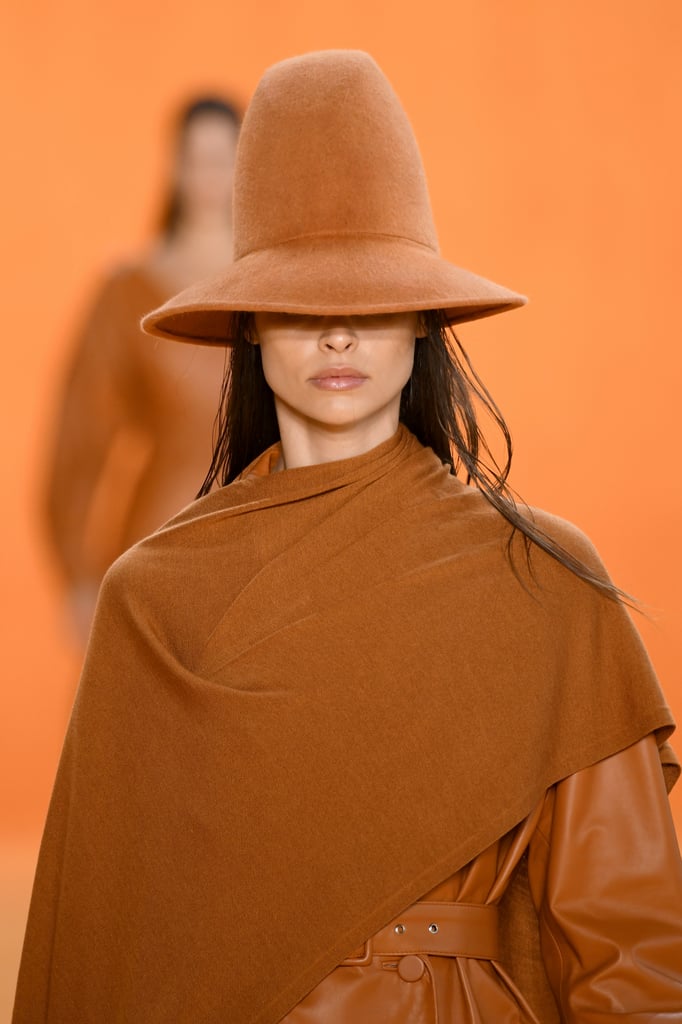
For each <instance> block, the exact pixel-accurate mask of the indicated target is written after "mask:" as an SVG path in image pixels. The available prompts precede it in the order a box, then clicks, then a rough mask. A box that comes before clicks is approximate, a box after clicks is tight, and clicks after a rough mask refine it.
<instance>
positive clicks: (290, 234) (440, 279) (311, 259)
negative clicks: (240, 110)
mask: <svg viewBox="0 0 682 1024" xmlns="http://www.w3.org/2000/svg"><path fill="white" fill-rule="evenodd" d="M233 202H234V205H233V217H234V219H233V224H234V262H233V263H232V264H230V265H228V266H227V267H226V269H225V270H224V271H223V272H222V273H221V274H220V275H219V276H218V277H215V278H213V279H211V280H208V281H201V282H199V283H198V284H196V285H193V286H192V287H190V288H187V289H185V290H184V291H182V292H180V293H179V294H178V295H175V296H174V297H173V298H171V299H170V300H169V301H168V302H166V303H165V305H163V306H161V307H160V308H159V309H157V310H155V311H154V312H152V313H149V314H148V315H147V316H146V317H145V318H144V319H143V321H142V326H143V328H144V330H145V331H146V332H147V333H148V334H152V335H155V336H157V337H163V338H175V339H178V340H185V341H193V342H199V343H216V342H217V343H221V344H226V343H229V342H230V341H231V340H232V337H231V331H232V323H233V320H234V313H235V312H240V311H244V312H248V311H254V312H258V311H263V312H265V311H272V312H284V313H298V314H310V315H318V316H319V315H344V316H348V315H356V316H359V315H369V314H376V313H385V312H402V311H408V310H426V309H440V310H443V312H444V314H445V316H446V318H447V320H448V321H449V322H450V323H458V322H462V321H465V320H475V319H477V318H479V317H484V316H491V315H492V314H494V313H501V312H504V311H505V310H508V309H513V308H514V307H516V306H520V305H522V304H523V303H524V302H525V301H526V299H525V297H524V296H523V295H519V294H517V293H516V292H513V291H510V290H509V289H507V288H503V287H502V286H501V285H498V284H495V283H494V282H493V281H489V280H488V279H487V278H484V277H480V276H479V275H477V274H474V273H472V272H471V271H468V270H464V269H463V268H462V267H459V266H456V265H455V264H454V263H450V262H449V261H447V260H445V259H443V258H442V257H441V255H440V252H439V248H438V239H437V235H436V230H435V227H434V223H433V217H432V214H431V204H430V201H429V195H428V189H427V185H426V177H425V174H424V168H423V165H422V161H421V157H420V154H419V149H418V147H417V143H416V140H415V137H414V133H413V131H412V128H411V126H410V123H409V120H408V118H407V115H406V113H405V111H404V110H403V108H402V106H401V104H400V101H399V99H398V97H397V96H396V94H395V92H394V91H393V88H392V87H391V85H390V83H389V81H388V79H387V78H386V76H385V75H384V74H383V72H382V71H381V69H380V68H379V67H378V66H377V64H376V63H375V62H374V60H373V59H372V58H371V57H370V56H369V55H368V54H366V53H363V52H361V51H356V50H326V51H321V52H318V53H309V54H305V55H304V56H301V57H294V58H292V59H290V60H285V61H282V62H281V63H279V64H275V65H274V66H273V67H271V68H270V69H269V70H268V71H266V73H265V74H264V76H263V78H262V79H261V81H260V83H259V85H258V87H257V89H256V91H255V93H254V96H253V99H252V100H251V103H250V105H249V108H248V110H247V113H246V117H245V119H244V124H243V127H242V130H241V135H240V140H239V146H238V149H237V158H236V165H235V177H234V200H233Z"/></svg>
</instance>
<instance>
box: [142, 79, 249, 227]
mask: <svg viewBox="0 0 682 1024" xmlns="http://www.w3.org/2000/svg"><path fill="white" fill-rule="evenodd" d="M207 114H210V115H217V116H218V117H224V118H225V120H226V121H227V122H228V124H229V125H230V126H231V127H232V128H233V130H234V132H235V133H238V132H239V129H240V128H241V124H242V119H243V116H244V113H243V110H242V109H241V108H240V107H239V106H238V105H237V104H236V103H232V102H231V101H230V100H227V99H222V98H221V97H220V96H199V97H197V98H196V99H193V100H191V101H190V102H189V103H187V104H186V105H185V106H184V107H182V108H181V110H180V111H179V112H178V114H177V115H176V118H175V147H176V151H179V150H180V149H181V148H182V144H183V142H184V140H185V134H186V132H187V129H188V128H189V126H190V125H191V124H192V123H193V122H194V121H195V120H196V119H197V118H199V117H204V116H206V115H207ZM180 212H181V211H180V196H179V195H178V192H177V189H176V188H175V187H174V186H171V188H170V190H169V192H168V195H167V196H166V198H165V200H164V203H163V205H162V207H161V214H160V216H159V220H158V227H159V231H160V233H161V234H162V235H172V234H173V232H174V231H175V229H176V227H177V225H178V221H179V220H180Z"/></svg>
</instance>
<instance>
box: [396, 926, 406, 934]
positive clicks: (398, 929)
mask: <svg viewBox="0 0 682 1024" xmlns="http://www.w3.org/2000/svg"><path fill="white" fill-rule="evenodd" d="M393 931H394V932H395V933H396V935H402V934H403V932H404V931H405V925H404V924H397V925H396V926H395V928H394V929H393Z"/></svg>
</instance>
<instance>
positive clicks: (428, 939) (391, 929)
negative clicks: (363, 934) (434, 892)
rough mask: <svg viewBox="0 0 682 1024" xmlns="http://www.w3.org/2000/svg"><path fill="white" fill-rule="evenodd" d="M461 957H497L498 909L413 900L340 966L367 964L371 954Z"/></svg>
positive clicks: (489, 958)
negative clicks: (414, 901) (409, 905)
mask: <svg viewBox="0 0 682 1024" xmlns="http://www.w3.org/2000/svg"><path fill="white" fill-rule="evenodd" d="M420 953H421V954H424V955H431V956H462V957H473V958H474V959H478V960H498V959H499V955H500V954H499V941H498V912H497V907H496V906H488V905H484V904H482V903H448V902H445V901H443V902H440V901H434V902H428V901H426V900H423V901H420V902H418V903H413V904H412V906H411V907H408V909H407V910H405V911H404V912H403V913H402V914H400V915H399V916H398V917H396V918H395V919H394V920H393V921H391V922H390V923H389V924H387V925H386V926H385V927H384V928H382V929H381V931H378V932H377V933H376V934H375V935H372V937H371V938H369V939H367V941H366V942H365V944H364V946H363V947H362V949H360V950H357V951H356V952H355V953H353V954H352V955H351V956H348V957H346V959H345V960H343V961H342V962H341V964H340V965H339V966H342V967H358V966H363V965H367V964H370V963H371V962H372V957H373V956H407V955H410V954H420Z"/></svg>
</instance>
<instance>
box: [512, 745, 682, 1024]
mask: <svg viewBox="0 0 682 1024" xmlns="http://www.w3.org/2000/svg"><path fill="white" fill-rule="evenodd" d="M529 876H530V884H531V890H532V893H533V899H534V901H535V904H536V907H537V910H538V915H539V920H540V935H541V942H542V951H543V957H544V960H545V966H546V969H547V973H548V976H549V980H550V983H551V985H552V989H553V991H554V995H555V998H556V1000H557V1003H558V1006H559V1009H560V1013H561V1015H562V1020H563V1021H565V1022H566V1024H609V1022H614V1024H615V1022H616V1021H618V1022H623V1021H626V1020H627V1021H631V1022H638V1024H645V1022H647V1024H650V1022H651V1021H653V1020H656V1021H661V1022H662V1021H666V1022H673V1021H675V1022H682V863H681V862H680V855H679V850H678V846H677V840H676V837H675V831H674V827H673V822H672V818H671V814H670V809H669V805H668V799H667V794H666V787H665V781H664V777H663V772H662V769H661V759H660V757H659V751H658V747H657V744H656V739H655V736H653V735H650V736H647V737H645V738H644V739H642V740H640V741H639V742H638V743H635V744H634V745H633V746H631V747H628V748H627V749H626V750H623V751H621V752H620V753H618V754H615V755H613V756H612V757H609V758H606V759H605V760H603V761H600V762H598V763H597V764H595V765H592V766H591V767H589V768H586V769H584V770H583V771H580V772H577V773H576V774H575V775H572V776H570V777H569V778H567V779H564V780H563V781H562V782H560V783H559V784H558V785H557V786H555V787H553V788H552V790H550V791H549V793H548V795H547V799H546V804H545V808H544V811H543V815H542V818H541V821H540V824H539V826H538V830H537V831H536V833H535V835H534V838H533V840H532V841H531V847H530V855H529Z"/></svg>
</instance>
